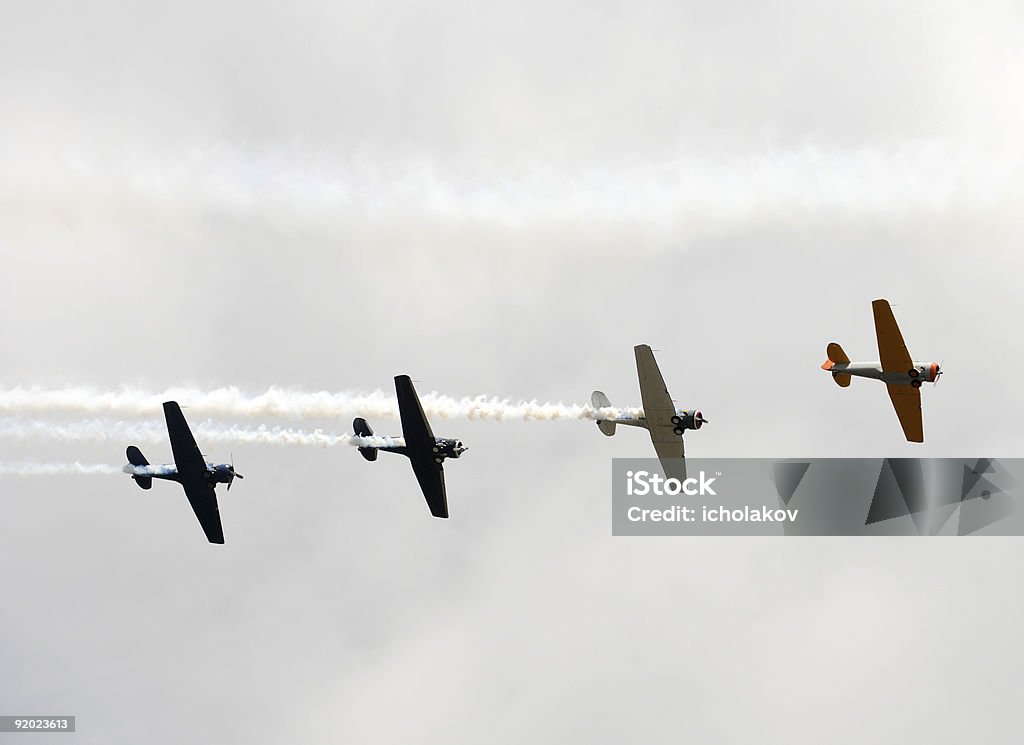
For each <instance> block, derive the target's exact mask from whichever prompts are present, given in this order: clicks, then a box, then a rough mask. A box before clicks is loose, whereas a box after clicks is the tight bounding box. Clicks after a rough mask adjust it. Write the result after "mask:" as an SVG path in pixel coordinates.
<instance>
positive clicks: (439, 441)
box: [374, 437, 469, 463]
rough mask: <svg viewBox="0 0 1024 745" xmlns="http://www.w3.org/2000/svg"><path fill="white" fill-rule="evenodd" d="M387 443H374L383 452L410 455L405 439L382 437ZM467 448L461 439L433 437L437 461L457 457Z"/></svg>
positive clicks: (409, 456) (440, 461) (408, 456)
mask: <svg viewBox="0 0 1024 745" xmlns="http://www.w3.org/2000/svg"><path fill="white" fill-rule="evenodd" d="M383 439H384V440H385V441H386V442H387V444H384V445H375V446H374V447H375V448H376V449H377V450H383V451H384V452H385V453H398V454H399V455H404V456H405V457H407V458H411V457H412V455H411V454H410V452H409V448H408V447H406V445H405V439H404V438H399V437H385V438H383ZM468 449H469V448H467V447H465V446H464V445H463V444H462V440H453V439H450V438H447V437H435V438H434V447H433V452H434V460H435V461H436V462H438V463H442V462H444V460H445V459H446V458H458V457H459V456H460V455H462V454H463V453H464V452H466V451H467V450H468Z"/></svg>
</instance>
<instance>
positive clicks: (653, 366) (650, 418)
mask: <svg viewBox="0 0 1024 745" xmlns="http://www.w3.org/2000/svg"><path fill="white" fill-rule="evenodd" d="M633 352H634V353H635V354H636V373H637V377H638V378H639V380H640V400H641V401H642V402H643V405H644V417H646V419H647V429H648V431H649V432H650V433H651V442H652V443H654V451H655V452H656V453H657V454H658V458H660V459H661V462H662V466H663V467H664V468H665V476H666V477H668V478H679V479H685V478H686V469H685V466H683V465H682V458H683V437H682V435H677V434H676V433H675V425H673V424H672V417H673V416H675V414H676V405H675V404H674V403H673V402H672V397H671V396H670V395H669V393H668V387H667V386H666V385H665V379H664V378H663V377H662V376H661V370H660V369H659V368H658V363H657V362H656V361H655V359H654V352H652V351H651V348H650V347H649V346H647V345H646V344H640V345H639V346H636V347H633ZM668 461H676V462H668ZM680 470H681V471H682V473H681V474H680V473H679V471H680ZM670 471H672V472H671V473H670Z"/></svg>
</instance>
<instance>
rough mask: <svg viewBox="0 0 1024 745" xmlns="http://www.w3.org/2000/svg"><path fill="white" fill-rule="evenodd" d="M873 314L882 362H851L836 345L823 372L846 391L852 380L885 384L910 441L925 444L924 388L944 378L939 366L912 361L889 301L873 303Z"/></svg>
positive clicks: (830, 351) (829, 351) (823, 367)
mask: <svg viewBox="0 0 1024 745" xmlns="http://www.w3.org/2000/svg"><path fill="white" fill-rule="evenodd" d="M871 310H872V311H874V314H875V335H876V336H877V337H878V356H879V357H881V361H880V362H850V358H849V357H847V355H846V352H844V351H843V348H842V347H841V346H839V345H838V344H836V343H835V342H832V343H831V344H829V345H828V350H827V353H828V359H827V360H825V362H824V364H822V366H821V369H822V370H827V371H828V372H830V373H832V379H833V380H834V381H836V383H837V384H838V385H840V386H842V387H843V388H846V387H847V386H848V385H850V381H851V379H852V376H858V377H861V378H874V379H875V380H881V381H882V382H883V383H885V386H886V388H887V389H888V390H889V398H890V399H892V406H893V408H894V409H896V416H897V417H899V420H900V424H901V425H902V426H903V434H904V435H906V437H907V441H908V442H924V424H923V423H922V421H921V384H922V383H924V382H928V383H936V382H938V380H939V376H940V375H942V371H941V370H940V369H939V363H938V362H932V363H931V364H924V363H921V362H915V361H914V360H913V359H912V358H911V357H910V352H909V351H908V350H907V345H906V343H905V342H904V341H903V334H901V333H900V327H899V326H897V325H896V318H895V316H893V314H892V307H890V305H889V301H888V300H875V301H874V302H873V303H871Z"/></svg>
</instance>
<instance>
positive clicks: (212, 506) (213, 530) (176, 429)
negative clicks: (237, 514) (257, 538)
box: [164, 401, 224, 543]
mask: <svg viewBox="0 0 1024 745" xmlns="http://www.w3.org/2000/svg"><path fill="white" fill-rule="evenodd" d="M164 418H165V419H166V420H167V435H168V437H170V440H171V452H172V453H174V465H175V467H176V468H177V469H178V475H179V477H180V478H181V485H182V486H183V487H184V489H185V496H186V497H188V503H189V504H190V505H192V511H193V512H195V513H196V518H197V519H198V520H199V524H200V525H201V526H202V527H203V532H204V533H206V538H207V540H208V541H210V543H224V528H223V527H222V526H221V522H220V508H219V507H218V506H217V493H216V491H214V485H213V484H211V483H210V482H209V481H207V480H206V478H205V474H206V458H204V457H203V454H202V453H201V452H199V446H198V445H196V439H195V437H193V436H192V430H190V429H189V427H188V422H186V421H185V416H184V414H182V413H181V407H180V406H178V404H177V403H176V402H174V401H167V402H166V403H164Z"/></svg>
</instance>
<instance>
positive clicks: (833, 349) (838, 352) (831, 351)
mask: <svg viewBox="0 0 1024 745" xmlns="http://www.w3.org/2000/svg"><path fill="white" fill-rule="evenodd" d="M825 352H826V354H827V355H828V359H827V360H825V361H824V362H823V363H821V369H822V370H828V371H829V372H831V373H832V379H833V380H834V381H836V385H838V386H840V387H842V388H846V387H847V386H849V385H850V381H851V380H853V378H851V377H850V375H849V373H844V372H841V371H840V370H836V369H835V367H836V365H846V364H849V362H850V358H849V356H848V355H847V354H846V352H844V351H843V348H842V347H841V346H839V345H838V344H836V343H835V342H830V343H829V345H828V347H827V348H826V350H825Z"/></svg>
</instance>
